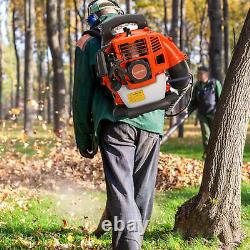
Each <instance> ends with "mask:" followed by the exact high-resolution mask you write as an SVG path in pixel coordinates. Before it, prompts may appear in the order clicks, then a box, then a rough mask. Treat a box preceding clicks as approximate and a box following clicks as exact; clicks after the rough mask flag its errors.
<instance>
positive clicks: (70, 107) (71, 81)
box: [68, 10, 73, 117]
mask: <svg viewBox="0 0 250 250" xmlns="http://www.w3.org/2000/svg"><path fill="white" fill-rule="evenodd" d="M68 45H69V47H68V54H69V116H70V117H71V116H72V112H71V111H72V90H73V46H72V39H71V10H68Z"/></svg>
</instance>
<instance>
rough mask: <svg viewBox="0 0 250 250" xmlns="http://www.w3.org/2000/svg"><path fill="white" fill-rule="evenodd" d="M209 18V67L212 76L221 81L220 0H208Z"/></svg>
mask: <svg viewBox="0 0 250 250" xmlns="http://www.w3.org/2000/svg"><path fill="white" fill-rule="evenodd" d="M208 16H209V19H210V44H209V68H210V74H211V77H212V78H215V79H218V80H219V81H220V82H222V80H223V79H222V8H221V0H208Z"/></svg>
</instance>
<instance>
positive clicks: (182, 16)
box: [177, 0, 186, 138]
mask: <svg viewBox="0 0 250 250" xmlns="http://www.w3.org/2000/svg"><path fill="white" fill-rule="evenodd" d="M180 1H181V4H180V49H181V50H182V51H184V50H185V38H184V37H185V0H180ZM185 102H186V98H185V97H183V98H182V100H181V101H180V103H179V107H181V106H183V105H185ZM177 119H178V120H179V119H180V116H178V117H177ZM178 137H179V138H183V137H184V123H181V125H180V126H179V127H178Z"/></svg>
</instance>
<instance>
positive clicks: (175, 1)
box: [170, 0, 180, 46]
mask: <svg viewBox="0 0 250 250" xmlns="http://www.w3.org/2000/svg"><path fill="white" fill-rule="evenodd" d="M179 6H180V0H172V23H171V31H170V36H171V37H172V38H173V41H174V43H175V44H176V45H177V46H178V45H179V36H178V30H179V28H178V27H179Z"/></svg>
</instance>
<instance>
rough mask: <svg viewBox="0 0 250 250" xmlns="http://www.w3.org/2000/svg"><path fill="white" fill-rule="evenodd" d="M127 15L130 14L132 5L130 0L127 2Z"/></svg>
mask: <svg viewBox="0 0 250 250" xmlns="http://www.w3.org/2000/svg"><path fill="white" fill-rule="evenodd" d="M125 3H126V13H127V14H130V5H131V2H130V0H126V2H125Z"/></svg>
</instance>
